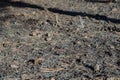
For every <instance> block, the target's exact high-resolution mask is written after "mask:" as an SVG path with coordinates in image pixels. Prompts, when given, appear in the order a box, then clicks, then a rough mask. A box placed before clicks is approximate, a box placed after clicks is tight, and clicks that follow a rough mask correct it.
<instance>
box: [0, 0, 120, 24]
mask: <svg viewBox="0 0 120 80" xmlns="http://www.w3.org/2000/svg"><path fill="white" fill-rule="evenodd" d="M87 1H89V0H87ZM7 6H13V7H21V8H25V7H29V8H34V9H39V10H45V7H42V6H38V5H34V4H29V3H25V2H21V1H12V0H1V2H0V7H7ZM47 10H48V11H50V12H53V13H58V14H63V15H68V16H82V17H84V16H87V17H89V18H94V19H96V20H103V21H106V22H112V23H116V24H120V19H115V18H110V17H107V16H105V15H99V14H89V13H86V12H74V11H65V10H61V9H57V8H47Z"/></svg>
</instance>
